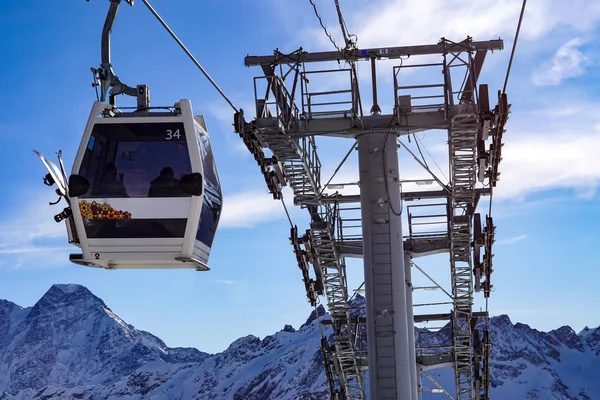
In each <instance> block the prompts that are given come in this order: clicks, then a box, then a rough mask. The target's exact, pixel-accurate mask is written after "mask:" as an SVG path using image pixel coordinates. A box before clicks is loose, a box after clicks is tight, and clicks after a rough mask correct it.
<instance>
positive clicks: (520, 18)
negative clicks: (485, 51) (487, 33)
mask: <svg viewBox="0 0 600 400" xmlns="http://www.w3.org/2000/svg"><path fill="white" fill-rule="evenodd" d="M525 4H527V0H523V6H522V7H521V15H520V16H519V23H518V24H517V31H516V32H515V40H514V41H513V45H512V50H511V52H510V61H509V62H508V68H507V70H506V78H505V79H504V88H502V93H506V85H507V84H508V76H509V75H510V68H511V67H512V62H513V58H514V56H515V49H516V48H517V41H518V40H519V32H520V31H521V22H523V14H524V13H525Z"/></svg>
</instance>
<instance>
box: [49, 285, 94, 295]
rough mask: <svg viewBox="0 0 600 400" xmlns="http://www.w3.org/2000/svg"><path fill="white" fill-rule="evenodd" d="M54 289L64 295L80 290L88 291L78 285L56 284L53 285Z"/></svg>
mask: <svg viewBox="0 0 600 400" xmlns="http://www.w3.org/2000/svg"><path fill="white" fill-rule="evenodd" d="M52 287H53V288H56V289H60V290H62V291H63V292H64V293H74V292H76V291H78V290H82V289H83V290H87V288H86V287H84V286H81V285H78V284H76V283H55V284H54V285H52Z"/></svg>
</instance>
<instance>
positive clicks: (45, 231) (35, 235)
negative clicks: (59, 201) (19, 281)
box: [0, 191, 70, 269]
mask: <svg viewBox="0 0 600 400" xmlns="http://www.w3.org/2000/svg"><path fill="white" fill-rule="evenodd" d="M21 195H23V197H24V198H30V199H31V201H30V202H29V203H25V204H19V206H20V207H19V208H18V209H15V210H8V211H12V212H10V213H9V215H11V216H10V217H8V218H6V219H5V220H4V221H2V225H1V226H0V256H2V258H3V263H2V265H3V266H4V267H9V268H13V269H14V268H21V267H26V268H32V267H33V268H43V267H51V266H56V265H59V264H62V263H66V262H67V260H68V252H69V250H70V247H69V245H68V244H67V233H66V229H65V226H64V223H56V222H54V219H53V215H54V214H56V213H58V212H59V211H60V210H61V208H59V207H58V206H54V207H50V206H49V205H48V200H49V197H50V198H51V196H52V195H51V194H50V193H49V192H47V191H44V192H43V194H42V192H27V193H22V194H21ZM52 200H53V199H52Z"/></svg>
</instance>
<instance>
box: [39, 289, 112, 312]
mask: <svg viewBox="0 0 600 400" xmlns="http://www.w3.org/2000/svg"><path fill="white" fill-rule="evenodd" d="M65 305H78V306H79V307H82V306H83V307H85V308H89V307H94V306H101V307H105V308H106V305H105V304H104V302H103V301H102V300H101V299H100V298H98V297H96V296H95V295H94V294H93V293H92V292H90V291H89V289H88V288H86V287H85V286H82V285H77V284H73V283H68V284H54V285H52V286H50V289H48V291H47V292H46V293H44V295H43V296H42V298H41V299H40V300H38V302H37V303H36V304H35V306H34V309H35V308H40V307H41V308H44V309H45V308H47V307H48V306H50V307H62V306H65Z"/></svg>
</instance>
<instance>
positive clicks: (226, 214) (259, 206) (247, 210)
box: [219, 190, 285, 228]
mask: <svg viewBox="0 0 600 400" xmlns="http://www.w3.org/2000/svg"><path fill="white" fill-rule="evenodd" d="M283 215H285V212H284V210H283V207H282V205H281V202H280V201H279V200H277V201H275V200H273V196H272V195H271V194H270V193H267V192H266V190H265V191H263V192H261V191H248V192H242V193H236V194H233V195H225V196H224V198H223V214H222V215H221V220H220V221H219V228H251V227H254V226H255V225H256V224H259V223H261V222H264V221H271V220H276V219H279V218H281V217H282V216H283Z"/></svg>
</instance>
